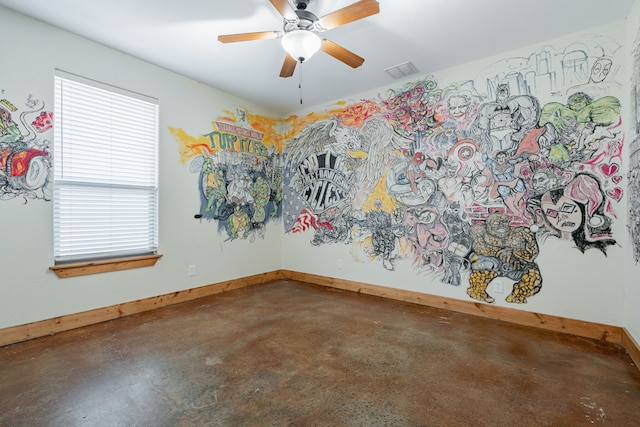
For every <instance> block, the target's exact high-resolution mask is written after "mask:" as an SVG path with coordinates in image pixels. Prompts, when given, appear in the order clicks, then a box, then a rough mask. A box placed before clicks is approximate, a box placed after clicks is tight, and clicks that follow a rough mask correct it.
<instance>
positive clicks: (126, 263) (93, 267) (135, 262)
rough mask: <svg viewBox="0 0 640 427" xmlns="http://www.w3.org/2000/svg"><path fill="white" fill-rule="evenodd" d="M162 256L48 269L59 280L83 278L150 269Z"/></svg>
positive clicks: (129, 258)
mask: <svg viewBox="0 0 640 427" xmlns="http://www.w3.org/2000/svg"><path fill="white" fill-rule="evenodd" d="M161 256H162V255H143V256H136V257H127V258H114V259H107V260H101V261H90V262H78V263H74V264H63V265H54V266H52V267H49V269H50V270H53V272H54V273H56V274H57V275H58V277H60V278H61V279H64V278H67V277H75V276H84V275H85V274H95V273H105V272H107V271H118V270H128V269H130V268H139V267H151V266H154V265H156V262H157V261H158V259H160V257H161Z"/></svg>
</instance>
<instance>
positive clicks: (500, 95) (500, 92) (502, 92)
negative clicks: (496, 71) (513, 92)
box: [496, 84, 509, 102]
mask: <svg viewBox="0 0 640 427" xmlns="http://www.w3.org/2000/svg"><path fill="white" fill-rule="evenodd" d="M496 92H497V93H496V101H498V102H501V101H505V100H506V99H507V98H508V97H509V85H507V84H499V85H498V88H497V91H496Z"/></svg>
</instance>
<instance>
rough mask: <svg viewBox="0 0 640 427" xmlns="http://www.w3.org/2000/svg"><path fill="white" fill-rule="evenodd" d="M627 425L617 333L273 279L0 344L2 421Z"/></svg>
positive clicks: (629, 370)
mask: <svg viewBox="0 0 640 427" xmlns="http://www.w3.org/2000/svg"><path fill="white" fill-rule="evenodd" d="M592 424H608V425H611V426H640V371H639V370H638V369H637V368H636V366H635V365H633V363H632V361H631V359H630V357H629V356H628V355H627V354H626V353H625V351H624V349H623V348H621V347H620V346H617V345H613V344H610V343H605V342H599V341H594V340H590V339H584V338H578V337H575V336H570V335H564V334H559V333H554V332H549V331H542V330H538V329H534V328H528V327H522V326H516V325H511V324H507V323H502V322H499V321H494V320H489V319H483V318H479V317H474V316H470V315H464V314H459V313H452V312H448V311H445V310H440V309H435V308H429V307H423V306H418V305H412V304H407V303H402V302H397V301H390V300H385V299H381V298H376V297H371V296H365V295H358V294H355V293H351V292H346V291H339V290H335V289H329V288H323V287H318V286H313V285H307V284H302V283H298V282H294V281H279V282H274V283H270V284H265V285H257V286H252V287H249V288H244V289H240V290H236V291H231V292H227V293H224V294H219V295H214V296H211V297H206V298H202V299H199V300H196V301H191V302H187V303H183V304H178V305H175V306H170V307H166V308H162V309H158V310H155V311H152V312H147V313H143V314H139V315H134V316H129V317H126V318H122V319H118V320H114V321H110V322H105V323H101V324H98V325H93V326H89V327H85V328H81V329H76V330H73V331H68V332H64V333H60V334H57V335H54V336H49V337H44V338H41V339H36V340H32V341H28V342H24V343H20V344H14V345H11V346H6V347H3V348H1V349H0V425H2V426H30V427H31V426H65V427H68V426H367V427H369V426H574V425H575V426H581V425H592Z"/></svg>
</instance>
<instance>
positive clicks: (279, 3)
mask: <svg viewBox="0 0 640 427" xmlns="http://www.w3.org/2000/svg"><path fill="white" fill-rule="evenodd" d="M269 1H270V2H271V4H272V5H273V7H275V8H276V10H277V11H278V13H280V15H282V17H283V18H285V19H291V18H292V17H293V16H295V15H294V11H293V9H292V8H291V6H290V5H289V2H288V1H287V0H269Z"/></svg>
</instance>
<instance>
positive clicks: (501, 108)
mask: <svg viewBox="0 0 640 427" xmlns="http://www.w3.org/2000/svg"><path fill="white" fill-rule="evenodd" d="M539 117H540V104H539V102H538V100H537V99H536V98H534V97H533V96H529V95H516V96H510V95H509V86H508V85H506V84H500V85H498V90H497V94H496V100H495V101H494V102H488V103H485V104H482V106H481V107H480V110H479V111H478V116H477V117H476V119H475V120H474V122H473V123H472V124H471V127H470V131H471V136H472V137H473V138H474V139H475V140H476V142H478V143H479V144H480V145H481V146H483V147H484V149H485V151H487V152H488V153H489V154H493V153H495V152H496V151H505V152H507V153H508V154H514V153H515V151H516V148H517V146H518V145H519V143H520V141H522V139H523V138H524V136H525V135H526V134H528V133H529V132H530V131H531V130H532V129H534V128H535V127H536V126H537V124H538V119H539Z"/></svg>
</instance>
